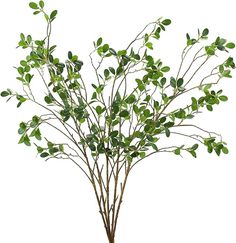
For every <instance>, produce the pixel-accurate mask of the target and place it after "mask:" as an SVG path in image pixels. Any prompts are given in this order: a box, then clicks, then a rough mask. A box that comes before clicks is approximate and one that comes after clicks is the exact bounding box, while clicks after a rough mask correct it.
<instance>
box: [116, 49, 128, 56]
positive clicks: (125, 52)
mask: <svg viewBox="0 0 236 243" xmlns="http://www.w3.org/2000/svg"><path fill="white" fill-rule="evenodd" d="M126 54H127V51H126V50H120V51H118V52H117V55H118V56H119V57H120V56H125V55H126Z"/></svg>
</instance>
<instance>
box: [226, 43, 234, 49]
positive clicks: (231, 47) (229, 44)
mask: <svg viewBox="0 0 236 243" xmlns="http://www.w3.org/2000/svg"><path fill="white" fill-rule="evenodd" d="M226 47H227V48H229V49H234V48H235V44H234V43H233V42H229V43H227V44H226Z"/></svg>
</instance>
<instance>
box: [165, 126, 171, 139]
mask: <svg viewBox="0 0 236 243" xmlns="http://www.w3.org/2000/svg"><path fill="white" fill-rule="evenodd" d="M165 134H166V137H170V130H169V129H168V128H165Z"/></svg>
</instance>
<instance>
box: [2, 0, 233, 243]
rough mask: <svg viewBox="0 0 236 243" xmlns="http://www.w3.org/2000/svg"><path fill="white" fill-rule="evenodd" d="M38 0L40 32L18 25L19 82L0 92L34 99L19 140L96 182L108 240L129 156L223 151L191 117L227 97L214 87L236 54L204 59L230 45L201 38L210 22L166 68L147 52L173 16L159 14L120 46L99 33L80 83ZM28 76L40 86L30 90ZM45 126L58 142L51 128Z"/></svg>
mask: <svg viewBox="0 0 236 243" xmlns="http://www.w3.org/2000/svg"><path fill="white" fill-rule="evenodd" d="M44 5H45V4H44V2H43V1H39V3H35V2H31V3H30V4H29V6H30V8H31V9H33V11H34V12H33V14H34V15H38V14H39V15H42V16H43V18H44V19H45V21H46V36H44V37H43V38H42V39H40V40H38V39H37V40H35V39H34V38H33V37H32V36H31V35H25V34H20V40H19V43H18V47H19V48H22V49H24V50H26V51H27V55H26V57H25V58H24V59H23V60H21V61H20V64H19V66H18V67H16V71H17V80H18V81H19V82H20V83H21V85H22V91H19V92H16V91H13V90H11V89H6V90H5V91H3V92H1V96H2V97H5V98H7V101H9V100H10V99H15V100H16V101H17V108H20V107H21V106H22V105H24V104H25V103H31V104H32V107H35V106H37V107H39V108H40V111H41V112H39V113H37V114H32V119H30V120H29V121H23V122H21V123H20V125H19V130H18V133H19V135H20V139H19V144H25V145H26V146H31V145H34V146H35V147H36V149H37V153H38V155H39V156H40V157H42V158H44V159H46V160H49V159H59V160H62V159H63V160H70V161H72V162H73V163H74V164H75V165H76V166H77V167H78V168H79V169H80V170H81V171H82V173H83V174H84V175H85V176H86V177H87V179H88V182H89V183H90V184H91V186H92V189H93V190H94V193H95V197H96V200H97V203H98V207H99V213H100V215H101V218H102V221H103V224H104V227H105V230H106V234H107V237H108V241H109V243H114V242H115V233H116V229H117V223H118V216H119V213H120V209H121V205H122V201H123V197H124V192H125V188H126V185H127V180H128V177H129V175H130V173H131V172H132V171H133V169H134V167H135V166H136V165H137V164H139V163H140V162H141V161H143V160H144V159H146V158H147V157H149V156H151V155H153V154H158V153H163V152H166V153H171V154H175V155H177V156H182V155H183V154H184V153H187V154H190V155H192V156H193V157H197V150H198V147H199V145H202V146H205V147H206V148H207V151H208V152H209V153H212V152H214V153H216V154H217V155H220V154H221V153H225V154H227V153H228V149H227V146H226V145H227V144H226V143H225V142H224V141H223V140H222V137H221V136H220V135H219V134H217V133H215V132H210V131H208V130H206V129H204V128H202V127H200V126H198V125H196V124H195V123H194V119H195V117H196V116H198V115H199V114H200V113H202V112H203V111H210V112H211V111H213V108H214V107H216V106H217V105H219V104H220V103H221V102H225V101H227V99H228V98H227V96H225V95H224V94H223V91H222V90H216V89H213V87H215V86H216V85H217V84H218V83H219V82H221V81H223V79H224V78H231V77H232V76H231V71H232V69H234V68H235V64H234V60H233V58H232V57H231V56H227V58H225V60H224V61H223V62H221V63H219V64H217V65H214V66H213V67H212V68H210V64H209V62H210V61H211V60H212V59H217V58H218V55H220V54H223V53H225V54H226V55H227V54H228V52H229V51H230V49H233V48H234V47H235V44H234V43H232V42H228V41H227V40H226V39H224V38H221V37H217V38H216V39H215V41H214V42H212V43H208V44H203V42H204V41H207V39H208V35H209V30H208V29H204V30H203V31H200V30H198V33H197V35H196V36H194V37H192V36H190V35H189V34H187V35H186V46H185V47H184V49H183V51H182V55H181V59H180V65H179V68H178V72H177V74H176V75H173V74H172V75H173V76H170V75H169V73H170V72H169V71H170V67H169V66H167V65H165V64H164V63H163V62H162V61H161V59H159V57H158V58H157V57H156V56H155V55H154V54H152V53H154V52H153V50H154V48H155V45H156V44H158V42H159V40H160V37H161V35H162V34H163V32H164V31H165V30H166V28H167V27H168V25H170V24H171V20H170V19H162V18H160V19H157V20H156V21H154V22H151V23H149V24H147V25H146V26H145V27H144V28H143V29H142V30H141V32H140V33H138V35H137V36H136V37H135V38H134V39H133V40H132V41H131V42H130V43H129V44H128V45H127V47H125V48H123V49H120V50H115V49H113V48H112V46H111V45H109V44H107V43H106V42H104V41H103V39H102V38H101V37H100V38H99V39H98V40H97V41H95V42H94V43H93V45H94V49H93V51H92V52H91V53H90V55H89V57H90V60H91V66H92V68H93V71H94V74H93V76H92V77H91V79H90V80H92V83H88V81H86V80H84V78H83V68H82V67H83V62H82V61H81V60H80V59H79V57H78V56H77V55H75V54H74V53H73V52H71V51H69V52H68V56H67V58H66V60H65V61H61V60H60V59H59V58H58V57H57V56H56V55H55V53H56V49H57V46H56V45H54V44H53V43H51V39H50V37H51V33H52V24H53V22H54V20H55V19H56V17H57V10H54V11H52V12H51V13H47V12H46V11H45V8H44ZM206 65H208V66H207V68H206V69H204V68H205V67H206ZM202 71H204V72H205V74H204V75H203V74H202ZM200 73H201V75H200ZM40 80H41V82H40ZM35 82H37V84H38V83H39V82H40V83H41V84H42V89H40V90H38V89H35V84H34V83H35ZM181 97H184V98H183V99H182V102H180V100H181ZM32 111H33V110H32ZM45 129H47V133H46V132H45ZM53 130H54V131H55V132H56V133H57V135H58V141H53V140H52V138H51V137H50V131H53ZM176 137H183V138H184V140H183V141H184V144H182V143H181V144H176V143H177V142H178V139H176ZM59 138H60V139H59ZM162 141H163V142H162ZM163 143H166V144H167V145H164V146H163Z"/></svg>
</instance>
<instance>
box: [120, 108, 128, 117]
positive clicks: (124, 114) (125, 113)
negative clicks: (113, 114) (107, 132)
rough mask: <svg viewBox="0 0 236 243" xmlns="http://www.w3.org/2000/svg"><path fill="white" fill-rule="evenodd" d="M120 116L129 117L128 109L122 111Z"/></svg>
mask: <svg viewBox="0 0 236 243" xmlns="http://www.w3.org/2000/svg"><path fill="white" fill-rule="evenodd" d="M119 116H120V117H128V116H129V112H128V111H127V110H123V111H121V112H120V114H119Z"/></svg>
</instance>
